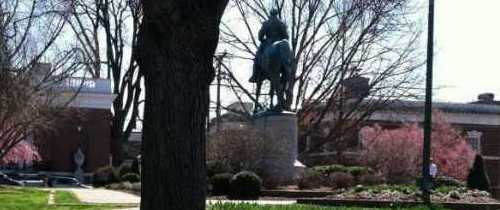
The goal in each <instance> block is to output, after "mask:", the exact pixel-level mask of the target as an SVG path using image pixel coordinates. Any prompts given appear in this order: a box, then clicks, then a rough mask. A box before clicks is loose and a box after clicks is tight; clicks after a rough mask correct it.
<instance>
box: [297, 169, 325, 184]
mask: <svg viewBox="0 0 500 210" xmlns="http://www.w3.org/2000/svg"><path fill="white" fill-rule="evenodd" d="M324 180H325V178H324V176H323V174H321V173H320V172H318V171H316V170H311V169H307V170H306V171H305V172H304V175H303V176H302V177H300V178H299V179H297V186H298V187H299V189H313V188H319V187H321V185H322V184H323V181H324Z"/></svg>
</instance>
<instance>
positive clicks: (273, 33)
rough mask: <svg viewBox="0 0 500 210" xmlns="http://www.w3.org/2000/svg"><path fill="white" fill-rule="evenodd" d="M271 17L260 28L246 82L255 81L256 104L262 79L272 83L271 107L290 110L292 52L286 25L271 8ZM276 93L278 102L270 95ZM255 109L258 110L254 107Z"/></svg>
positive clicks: (293, 63) (293, 77) (293, 74)
mask: <svg viewBox="0 0 500 210" xmlns="http://www.w3.org/2000/svg"><path fill="white" fill-rule="evenodd" d="M270 14H271V16H270V17H269V19H268V20H267V21H265V22H264V23H263V24H262V28H261V29H260V31H259V41H260V46H259V48H258V50H257V53H256V56H255V59H254V65H253V74H252V77H251V78H250V80H249V82H251V83H256V85H257V89H256V103H258V102H259V96H260V92H261V88H262V83H263V82H264V80H269V81H270V82H271V88H270V91H269V94H270V97H271V106H270V109H271V110H272V111H276V112H282V111H285V110H286V111H290V107H291V104H292V98H293V82H294V79H295V62H294V55H293V52H292V50H291V47H290V44H289V41H288V39H289V36H288V30H287V26H286V24H285V23H284V22H283V21H282V20H280V19H279V17H278V10H276V9H273V10H271V12H270ZM274 95H276V98H277V104H276V105H274V103H273V98H274ZM256 111H257V109H256Z"/></svg>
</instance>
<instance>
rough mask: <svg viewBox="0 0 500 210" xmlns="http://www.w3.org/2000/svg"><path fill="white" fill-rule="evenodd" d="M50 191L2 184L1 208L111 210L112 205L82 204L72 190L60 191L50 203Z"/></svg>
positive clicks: (0, 187)
mask: <svg viewBox="0 0 500 210" xmlns="http://www.w3.org/2000/svg"><path fill="white" fill-rule="evenodd" d="M48 197H49V192H48V191H43V190H39V189H34V188H12V187H2V186H0V210H73V209H75V210H111V209H117V207H116V206H110V205H82V204H81V203H80V202H79V201H78V199H76V198H75V196H74V195H73V194H72V193H70V192H63V191H58V192H56V194H55V196H54V201H55V204H54V205H48Z"/></svg>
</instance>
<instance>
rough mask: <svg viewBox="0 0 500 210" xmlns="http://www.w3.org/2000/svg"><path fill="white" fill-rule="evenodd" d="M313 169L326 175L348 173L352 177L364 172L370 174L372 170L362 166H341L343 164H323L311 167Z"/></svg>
mask: <svg viewBox="0 0 500 210" xmlns="http://www.w3.org/2000/svg"><path fill="white" fill-rule="evenodd" d="M313 170H315V171H317V172H319V173H321V174H323V175H325V176H328V175H330V174H333V173H349V174H351V175H352V176H354V177H358V176H361V175H365V174H372V173H373V171H372V170H371V169H370V168H368V167H363V166H343V165H336V164H334V165H325V166H316V167H313Z"/></svg>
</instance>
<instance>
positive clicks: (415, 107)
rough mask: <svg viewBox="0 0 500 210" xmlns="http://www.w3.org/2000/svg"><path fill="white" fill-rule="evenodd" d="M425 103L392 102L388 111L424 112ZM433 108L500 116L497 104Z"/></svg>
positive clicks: (437, 105)
mask: <svg viewBox="0 0 500 210" xmlns="http://www.w3.org/2000/svg"><path fill="white" fill-rule="evenodd" d="M424 107H425V102H424V101H401V100H398V101H390V102H388V104H387V107H386V109H398V110H401V109H408V110H411V111H423V110H424ZM432 108H434V109H440V110H442V111H444V112H451V113H475V114H498V115H500V105H497V104H475V103H452V102H434V103H432Z"/></svg>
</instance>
